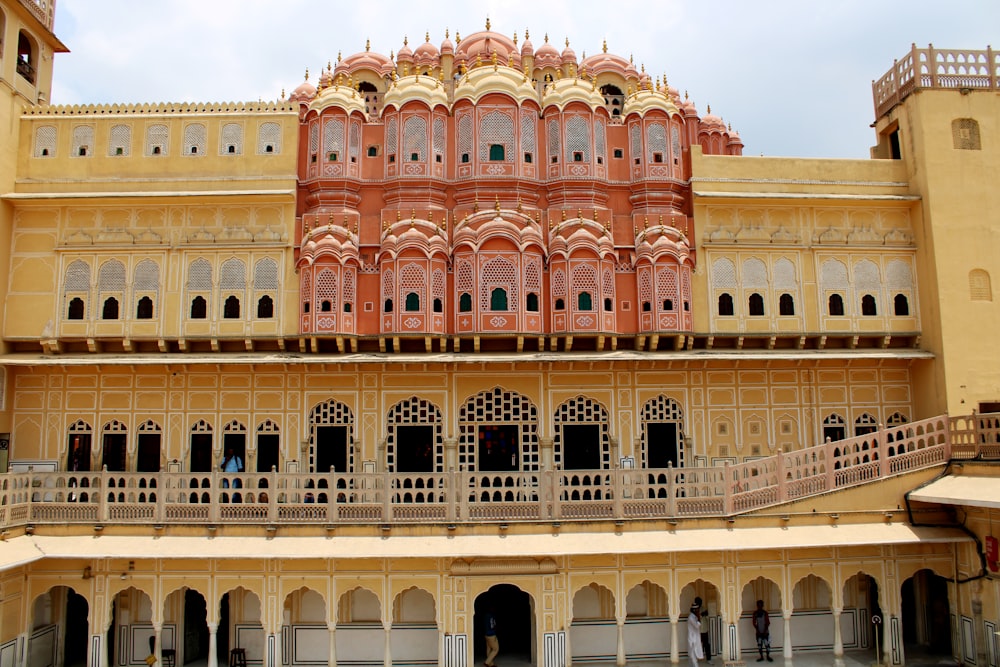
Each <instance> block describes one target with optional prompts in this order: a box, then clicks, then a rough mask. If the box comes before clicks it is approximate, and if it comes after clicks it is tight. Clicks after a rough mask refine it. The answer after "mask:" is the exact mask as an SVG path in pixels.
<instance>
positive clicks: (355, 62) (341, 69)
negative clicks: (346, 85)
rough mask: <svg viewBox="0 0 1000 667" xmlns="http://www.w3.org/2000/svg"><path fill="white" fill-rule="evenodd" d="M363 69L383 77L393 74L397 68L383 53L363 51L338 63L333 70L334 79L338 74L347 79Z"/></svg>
mask: <svg viewBox="0 0 1000 667" xmlns="http://www.w3.org/2000/svg"><path fill="white" fill-rule="evenodd" d="M362 69H368V70H372V71H373V72H375V73H376V74H378V75H379V76H380V77H381V76H385V75H386V74H388V73H389V72H391V71H392V70H393V69H395V67H394V66H393V64H392V61H391V60H389V58H388V57H387V56H384V55H382V54H381V53H376V52H374V51H362V52H361V53H355V54H354V55H352V56H347V57H346V58H344V59H343V60H341V61H340V62H339V63H337V67H336V69H334V70H333V74H334V77H336V75H338V74H343V75H344V78H347V77H348V76H350V75H353V74H354V73H355V72H357V71H358V70H362Z"/></svg>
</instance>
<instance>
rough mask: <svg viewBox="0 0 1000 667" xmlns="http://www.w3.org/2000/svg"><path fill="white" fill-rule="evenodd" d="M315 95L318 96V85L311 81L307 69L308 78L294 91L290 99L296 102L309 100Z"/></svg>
mask: <svg viewBox="0 0 1000 667" xmlns="http://www.w3.org/2000/svg"><path fill="white" fill-rule="evenodd" d="M314 97H316V86H314V85H312V84H311V83H309V70H306V80H305V81H303V82H302V83H300V84H299V85H298V86H297V87H296V88H295V90H293V91H292V94H291V95H289V96H288V99H289V100H292V101H294V102H309V101H311V100H312V98H314Z"/></svg>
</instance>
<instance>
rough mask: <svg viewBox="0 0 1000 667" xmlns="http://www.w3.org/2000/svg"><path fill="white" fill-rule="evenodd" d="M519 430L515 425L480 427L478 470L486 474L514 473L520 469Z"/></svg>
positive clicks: (477, 450) (477, 452) (477, 453)
mask: <svg viewBox="0 0 1000 667" xmlns="http://www.w3.org/2000/svg"><path fill="white" fill-rule="evenodd" d="M519 430H520V429H519V428H518V427H517V426H516V425H515V424H485V425H483V426H480V427H479V446H478V447H477V448H476V458H477V466H476V467H477V469H479V470H482V471H486V472H514V471H517V470H518V469H519V466H518V449H519V448H520V445H521V439H520V438H519V437H518V436H519Z"/></svg>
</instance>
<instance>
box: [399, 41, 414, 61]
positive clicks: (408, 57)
mask: <svg viewBox="0 0 1000 667" xmlns="http://www.w3.org/2000/svg"><path fill="white" fill-rule="evenodd" d="M396 62H397V63H412V62H413V51H412V50H411V49H410V40H409V39H408V38H407V37H403V48H401V49H400V50H399V53H397V54H396Z"/></svg>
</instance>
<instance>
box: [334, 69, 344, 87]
mask: <svg viewBox="0 0 1000 667" xmlns="http://www.w3.org/2000/svg"><path fill="white" fill-rule="evenodd" d="M343 83H344V73H343V72H340V73H339V74H337V81H336V84H337V88H340V86H341V85H343Z"/></svg>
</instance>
